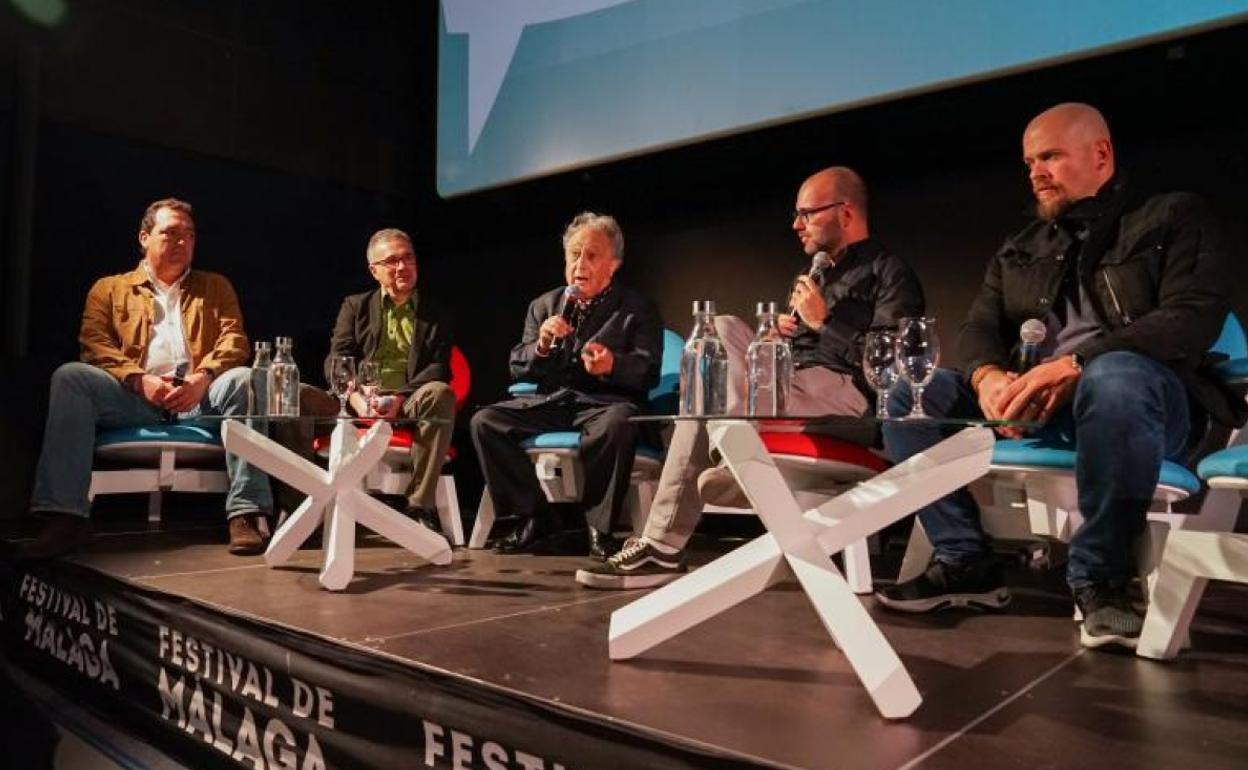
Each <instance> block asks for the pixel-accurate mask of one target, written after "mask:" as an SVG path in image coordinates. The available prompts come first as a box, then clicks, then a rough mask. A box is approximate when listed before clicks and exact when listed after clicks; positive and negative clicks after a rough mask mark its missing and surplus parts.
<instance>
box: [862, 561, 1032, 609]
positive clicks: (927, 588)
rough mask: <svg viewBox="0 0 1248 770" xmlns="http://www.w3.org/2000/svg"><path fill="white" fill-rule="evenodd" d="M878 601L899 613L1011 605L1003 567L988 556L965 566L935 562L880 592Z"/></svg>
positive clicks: (877, 592) (876, 594) (876, 593)
mask: <svg viewBox="0 0 1248 770" xmlns="http://www.w3.org/2000/svg"><path fill="white" fill-rule="evenodd" d="M875 598H876V601H878V602H879V603H880V604H882V605H884V606H885V607H887V608H889V609H891V610H897V611H899V612H935V611H937V610H944V609H951V608H954V607H969V608H975V609H984V610H998V609H1001V608H1002V607H1004V606H1005V605H1007V604H1009V603H1010V589H1008V588H1006V587H1005V579H1004V578H1003V577H1002V574H1001V565H1000V564H999V563H998V562H997V561H996V560H995V559H993V558H992V557H990V556H985V557H983V558H980V559H976V560H975V561H973V562H970V563H968V564H964V565H956V564H945V563H944V562H942V561H932V563H931V564H929V565H927V570H926V571H925V572H924V573H923V574H922V575H919V576H918V577H916V578H914V579H913V580H907V581H906V582H904V583H898V584H897V585H893V586H888V587H886V588H881V589H879V590H878V591H876V592H875Z"/></svg>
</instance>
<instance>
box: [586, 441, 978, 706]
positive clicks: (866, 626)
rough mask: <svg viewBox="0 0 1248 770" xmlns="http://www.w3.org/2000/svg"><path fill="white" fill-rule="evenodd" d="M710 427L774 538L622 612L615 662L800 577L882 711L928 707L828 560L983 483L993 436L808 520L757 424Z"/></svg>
mask: <svg viewBox="0 0 1248 770" xmlns="http://www.w3.org/2000/svg"><path fill="white" fill-rule="evenodd" d="M709 430H710V436H711V443H712V444H713V445H714V446H715V447H716V448H717V449H718V450H719V452H720V454H721V455H722V456H723V457H724V460H725V462H726V463H727V466H728V468H729V469H730V470H731V471H732V473H733V475H734V476H735V477H736V479H737V482H738V484H740V485H741V488H742V490H744V491H745V494H746V496H747V497H748V498H749V499H750V503H751V506H752V507H753V508H754V510H755V511H757V512H758V513H759V517H760V518H761V519H762V520H763V523H764V524H765V525H766V526H767V529H768V534H767V535H764V536H762V537H760V538H757V539H755V540H754V541H752V542H750V543H749V544H747V545H745V546H743V547H741V548H738V549H737V550H735V551H733V552H731V553H729V554H727V555H725V556H723V557H720V558H719V559H716V560H715V561H714V562H712V563H711V564H709V565H707V566H705V567H702V568H701V569H698V570H696V571H695V572H693V573H691V574H690V575H687V576H685V577H683V578H681V579H680V580H677V581H675V582H673V583H670V584H668V585H667V586H664V587H663V588H660V589H658V590H657V591H654V592H652V593H651V594H649V595H647V596H645V597H642V598H641V599H639V600H637V601H635V602H633V603H631V604H629V605H627V606H626V607H623V608H621V609H619V610H617V611H616V612H614V613H613V614H612V616H611V629H610V638H609V652H610V656H611V658H612V659H616V660H619V659H623V658H630V657H633V656H636V655H639V654H641V653H643V652H645V651H646V650H648V649H650V648H651V647H653V646H655V645H657V644H659V643H661V642H663V641H665V640H667V639H670V638H672V637H673V636H676V635H677V634H679V633H681V632H683V631H685V630H687V629H689V628H691V627H692V626H694V625H696V624H698V623H701V622H702V621H704V620H706V619H707V618H710V617H713V616H714V615H716V614H718V613H720V612H722V611H724V610H725V609H727V608H729V607H731V606H733V605H734V604H737V603H738V602H740V601H742V600H744V599H746V598H749V597H750V596H753V595H755V594H757V593H759V592H760V591H763V590H764V589H766V588H767V587H768V586H770V585H772V584H774V583H775V582H776V581H778V580H780V579H782V578H783V577H785V576H786V575H788V574H790V572H791V573H792V574H794V575H795V576H796V577H797V579H798V582H799V583H800V584H801V586H802V588H803V590H805V591H806V594H807V596H808V597H809V598H810V600H811V603H812V604H813V605H814V607H815V611H816V613H817V614H818V615H819V618H820V620H821V621H822V622H823V624H824V627H825V628H826V629H827V631H828V633H829V634H830V635H831V636H832V639H833V641H834V642H835V643H836V644H837V645H838V646H840V647H841V649H842V651H843V652H844V653H845V656H846V659H847V660H848V662H849V664H850V666H851V667H852V668H853V669H854V672H855V673H856V674H857V676H858V678H859V680H860V681H861V682H862V684H863V686H864V687H865V688H866V689H867V691H868V693H869V694H870V695H871V698H872V700H873V701H874V702H875V704H876V707H877V708H878V709H879V711H880V713H881V714H882V715H884V716H885V717H887V718H890V719H895V718H901V717H905V716H908V715H910V714H911V713H913V712H914V710H915V709H916V708H917V707H918V706H919V704H920V703H921V700H922V699H921V697H920V696H919V693H918V690H917V688H916V687H915V686H914V682H913V681H912V680H911V679H910V675H909V673H907V672H906V669H905V667H904V666H903V665H902V663H901V660H900V658H898V657H897V654H896V653H895V652H894V651H893V649H892V646H891V645H889V643H888V640H887V639H886V638H885V637H884V635H883V634H882V633H881V632H880V629H879V627H878V626H877V625H876V624H875V621H874V620H873V619H872V618H871V616H870V614H868V613H867V611H866V609H865V608H864V607H863V605H862V603H861V602H860V601H859V600H858V598H857V597H856V596H854V594H853V592H852V591H851V590H850V586H849V583H848V582H847V581H846V580H845V578H844V577H843V576H842V575H841V574H840V572H839V571H838V570H837V569H836V567H835V566H834V565H833V564H832V562H831V560H830V558H829V557H830V555H831V554H833V553H836V552H837V551H843V550H844V549H845V548H847V547H849V546H850V545H854V544H857V543H860V542H863V541H864V540H865V538H866V537H868V536H870V535H872V534H874V533H875V532H877V531H878V530H879V529H881V528H883V527H884V526H886V525H887V524H889V523H891V522H893V521H896V520H897V519H899V518H901V517H902V516H905V515H906V514H908V513H910V512H912V511H914V510H916V509H918V508H920V507H922V506H923V505H926V504H928V503H930V502H932V501H933V500H935V499H937V498H939V497H940V496H942V495H944V494H946V493H947V492H949V491H952V490H953V489H956V488H957V487H959V486H961V485H963V484H965V483H968V482H969V481H971V480H973V479H974V478H976V477H978V476H982V475H983V474H984V473H985V472H986V471H987V469H988V464H989V461H990V458H991V454H992V434H991V432H990V431H987V430H983V429H970V430H966V431H962V432H961V433H959V434H957V435H955V436H953V437H951V438H949V439H946V440H945V441H943V442H941V443H940V444H938V445H937V446H935V447H933V448H932V449H930V450H928V451H927V452H924V453H923V454H922V455H919V456H916V457H914V458H911V460H909V461H907V462H906V463H901V464H899V465H898V466H896V467H895V468H893V469H891V470H890V471H888V472H886V473H884V474H881V475H880V476H878V477H876V478H875V479H872V480H871V481H868V482H864V483H863V484H860V485H858V486H857V487H855V488H853V489H851V490H849V491H848V492H846V493H844V494H842V495H840V496H838V497H836V498H833V499H832V500H829V501H828V502H826V503H824V504H823V505H821V506H819V507H818V508H816V509H814V510H811V511H807V512H805V513H803V512H802V509H801V507H800V506H799V505H798V503H797V500H796V499H795V498H794V496H793V493H792V491H791V490H790V489H789V487H788V485H787V484H786V483H785V481H784V478H783V476H781V474H780V471H779V470H778V469H777V468H776V465H775V461H774V460H773V459H772V458H771V456H770V455H769V454H768V452H767V450H766V448H765V447H764V446H763V444H762V441H761V439H760V438H759V436H758V433H757V431H756V430H755V429H754V427H753V426H752V425H751V424H749V423H747V422H745V421H740V420H722V421H716V422H713V423H711V424H710V425H709ZM786 567H787V568H786Z"/></svg>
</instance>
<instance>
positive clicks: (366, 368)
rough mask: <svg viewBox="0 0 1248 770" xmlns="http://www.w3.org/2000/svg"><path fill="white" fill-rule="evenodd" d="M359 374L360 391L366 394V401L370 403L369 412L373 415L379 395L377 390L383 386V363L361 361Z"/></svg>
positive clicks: (357, 379)
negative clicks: (375, 400)
mask: <svg viewBox="0 0 1248 770" xmlns="http://www.w3.org/2000/svg"><path fill="white" fill-rule="evenodd" d="M357 375H358V376H357V377H356V382H358V383H359V385H360V393H362V394H363V396H364V403H366V404H368V413H369V415H370V416H371V415H372V414H373V412H374V411H375V407H374V406H373V402H374V399H375V398H376V397H377V390H378V389H379V388H380V387H381V363H380V362H378V361H361V362H360V368H359V372H358V373H357Z"/></svg>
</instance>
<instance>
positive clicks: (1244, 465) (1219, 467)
mask: <svg viewBox="0 0 1248 770" xmlns="http://www.w3.org/2000/svg"><path fill="white" fill-rule="evenodd" d="M1196 473H1197V474H1199V475H1200V477H1201V478H1202V479H1213V478H1217V477H1219V476H1233V477H1238V478H1244V477H1248V446H1233V447H1230V448H1229V449H1223V450H1222V451H1220V452H1214V453H1213V454H1211V455H1209V456H1208V457H1206V458H1205V459H1203V460H1201V461H1200V465H1198V466H1196Z"/></svg>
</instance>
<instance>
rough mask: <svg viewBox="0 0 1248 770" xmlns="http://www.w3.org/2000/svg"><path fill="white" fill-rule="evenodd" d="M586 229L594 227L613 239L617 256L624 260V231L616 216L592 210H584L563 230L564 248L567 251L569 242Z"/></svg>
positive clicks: (612, 244) (612, 246)
mask: <svg viewBox="0 0 1248 770" xmlns="http://www.w3.org/2000/svg"><path fill="white" fill-rule="evenodd" d="M585 229H594V230H597V231H598V232H600V233H602V234H603V235H605V236H607V238H609V239H610V240H611V248H613V249H614V250H615V258H616V259H618V260H621V261H623V259H624V231H623V230H621V229H620V223H619V222H616V221H615V217H613V216H610V215H608V214H596V213H594V212H592V211H582V212H581V213H580V214H577V215H576V216H575V217H573V218H572V221H571V222H569V223H568V226H567V228H566V229H565V230H564V231H563V248H564V250H565V251H566V250H567V248H568V243H569V242H571V240H572V239H573V238H574V237H576V234H577V233H579V232H580V231H582V230H585Z"/></svg>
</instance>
